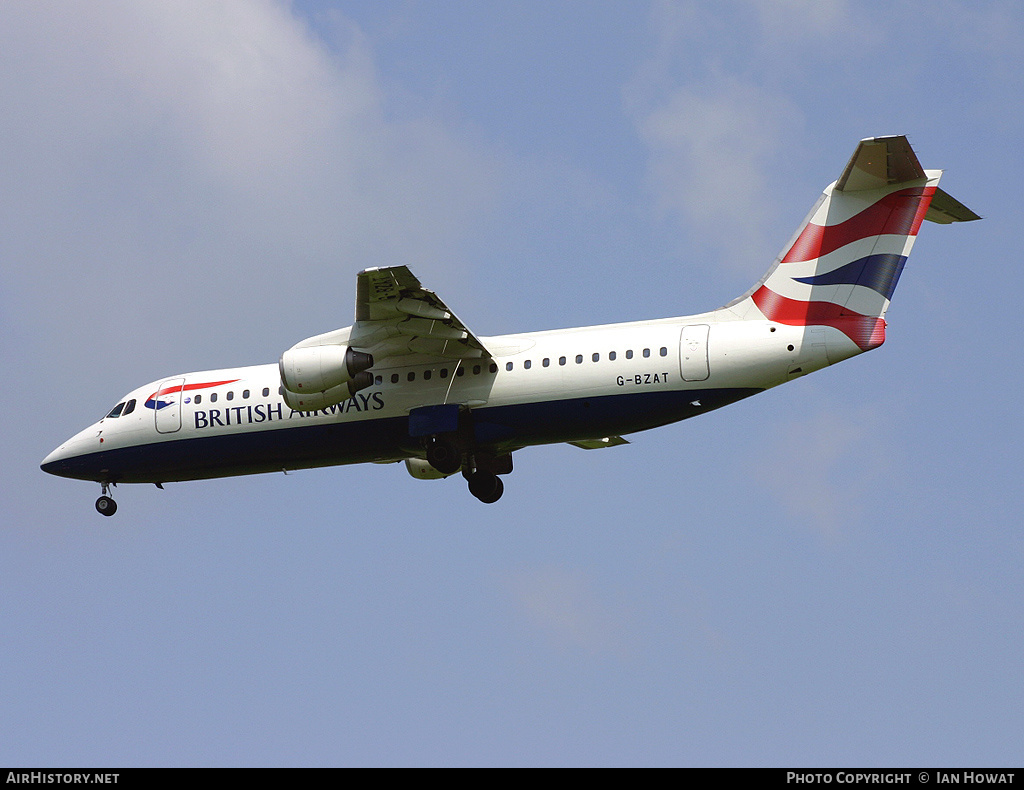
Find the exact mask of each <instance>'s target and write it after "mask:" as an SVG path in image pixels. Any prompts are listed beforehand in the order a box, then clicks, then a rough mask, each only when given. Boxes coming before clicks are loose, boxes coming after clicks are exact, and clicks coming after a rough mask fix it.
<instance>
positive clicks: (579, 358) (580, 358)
mask: <svg viewBox="0 0 1024 790" xmlns="http://www.w3.org/2000/svg"><path fill="white" fill-rule="evenodd" d="M576 364H577V365H582V364H583V355H582V354H577V355H576Z"/></svg>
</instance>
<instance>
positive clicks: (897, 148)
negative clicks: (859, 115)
mask: <svg viewBox="0 0 1024 790" xmlns="http://www.w3.org/2000/svg"><path fill="white" fill-rule="evenodd" d="M925 177H926V176H925V172H924V168H922V167H921V163H920V162H919V161H917V154H915V153H914V149H913V148H911V147H910V143H909V142H908V141H907V138H906V137H905V136H904V135H893V136H890V137H868V138H866V139H864V140H861V141H860V145H858V146H857V150H856V151H854V152H853V156H852V157H851V158H850V161H849V162H848V163H847V165H846V169H845V170H844V171H843V174H842V175H841V176H840V177H839V180H838V181H837V182H836V186H835V189H836V191H837V192H857V191H860V190H862V189H881V188H883V187H887V186H890V185H891V184H900V183H903V182H904V181H917V180H918V179H921V178H925Z"/></svg>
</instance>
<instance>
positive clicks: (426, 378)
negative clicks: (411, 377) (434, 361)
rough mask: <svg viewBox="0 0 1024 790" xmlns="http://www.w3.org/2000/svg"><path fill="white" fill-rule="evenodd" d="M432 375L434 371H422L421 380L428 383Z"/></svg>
mask: <svg viewBox="0 0 1024 790" xmlns="http://www.w3.org/2000/svg"><path fill="white" fill-rule="evenodd" d="M433 373H434V371H432V370H424V371H423V380H424V381H430V377H431V376H432V375H433Z"/></svg>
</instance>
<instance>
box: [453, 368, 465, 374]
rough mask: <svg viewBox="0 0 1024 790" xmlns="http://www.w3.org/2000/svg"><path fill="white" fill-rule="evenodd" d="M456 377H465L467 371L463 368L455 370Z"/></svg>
mask: <svg viewBox="0 0 1024 790" xmlns="http://www.w3.org/2000/svg"><path fill="white" fill-rule="evenodd" d="M455 375H456V376H465V375H466V369H465V368H463V367H458V368H455Z"/></svg>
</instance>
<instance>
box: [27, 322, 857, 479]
mask: <svg viewBox="0 0 1024 790" xmlns="http://www.w3.org/2000/svg"><path fill="white" fill-rule="evenodd" d="M826 335H827V338H828V345H827V346H826ZM484 342H485V344H486V346H487V348H488V350H489V351H490V352H491V353H492V355H493V359H480V360H461V361H455V362H452V363H450V364H443V363H438V362H437V361H436V360H435V361H428V360H424V359H417V358H416V357H415V356H410V357H409V358H408V359H405V360H402V362H404V363H405V364H396V359H394V358H393V359H389V360H387V361H386V362H385V363H384V364H383V365H381V366H378V367H374V368H373V369H372V371H371V372H372V373H373V374H374V381H375V383H374V385H373V386H371V387H368V388H367V389H365V390H362V391H360V392H357V393H355V395H354V396H353V397H352V398H350V399H348V400H345V401H342V402H341V403H338V404H336V405H333V406H331V407H329V408H326V409H323V410H320V411H308V412H306V411H296V410H293V409H291V408H290V407H289V406H288V405H287V404H286V403H285V402H284V399H283V397H282V394H281V390H280V387H281V381H280V375H279V372H278V366H277V365H276V364H268V365H257V366H252V367H243V368H225V369H221V370H207V371H200V372H194V373H184V374H179V375H175V376H169V377H167V378H165V379H161V380H159V381H155V382H151V383H149V384H146V385H145V386H143V387H139V388H138V389H135V390H133V391H132V392H130V393H128V394H127V395H126V396H125V397H124V399H123V401H122V402H124V403H130V402H132V401H134V408H133V409H132V410H131V413H128V414H121V415H120V416H117V417H110V416H108V417H105V418H104V419H102V420H100V421H99V422H97V423H95V424H94V425H92V426H90V427H89V428H87V429H85V430H84V431H81V432H80V433H78V434H77V435H75V436H74V437H72V438H71V439H69V440H68V441H66V442H65V443H64V444H62V445H61V446H60V447H59V448H57V449H56V450H54V452H53V453H51V454H50V455H49V456H48V457H47V458H46V459H44V461H43V467H44V468H45V469H47V471H53V472H54V473H56V474H62V475H64V476H68V477H78V478H82V479H89V480H97V481H100V482H104V483H108V482H154V483H163V482H169V481H173V480H188V479H197V478H208V477H220V476H228V475H237V474H249V473H255V472H266V471H280V470H287V469H297V468H307V467H313V466H325V465H332V464H339V463H356V462H362V461H377V462H388V461H399V460H402V459H406V458H414V457H419V456H421V455H422V448H421V447H420V446H419V444H418V442H416V441H414V440H413V439H412V438H411V437H409V436H408V431H407V430H403V429H404V428H405V427H406V425H407V422H408V415H409V413H410V411H412V410H414V409H416V408H418V407H421V406H430V405H437V404H459V405H460V406H462V407H463V408H466V409H469V410H471V411H472V413H473V415H474V418H475V419H476V421H477V423H479V424H481V425H484V426H488V425H490V426H492V428H493V430H490V431H488V430H483V433H482V437H481V441H482V442H484V443H487V444H488V446H489V447H490V448H491V449H492V450H493V451H495V452H510V451H512V450H515V449H519V448H521V447H524V446H528V445H532V444H546V443H553V442H563V441H582V440H592V439H599V438H602V437H606V436H612V435H620V434H627V433H632V432H635V431H638V430H644V429H646V428H651V427H656V426H657V425H664V424H667V423H669V422H674V421H677V420H682V419H686V418H688V417H691V416H696V415H697V414H700V413H703V412H704V411H708V410H710V409H713V408H717V407H719V406H722V405H726V404H727V403H731V402H734V401H735V400H738V399H740V398H742V397H746V396H748V395H751V394H754V393H756V392H758V391H761V390H765V389H768V388H770V387H774V386H776V385H778V384H781V383H783V382H785V381H787V380H789V379H791V378H794V377H797V376H800V375H803V374H805V373H809V372H811V371H812V370H817V369H818V368H821V367H824V366H825V365H827V364H829V362H830V361H832V362H835V361H838V359H840V358H843V359H845V358H846V357H848V356H851V355H852V354H854V353H857V351H858V350H857V349H856V347H855V346H853V344H852V343H850V342H849V340H848V339H847V338H846V337H845V336H844V335H842V333H840V332H838V331H836V330H833V329H830V328H828V327H793V326H786V325H782V324H776V323H773V322H770V321H749V320H747V321H740V320H735V318H734V317H733V316H731V315H730V314H729V313H728V311H714V312H712V313H705V314H702V315H696V316H689V317H685V318H671V319H662V320H657V321H643V322H634V323H623V324H608V325H601V326H592V327H580V328H574V329H563V330H554V331H544V332H532V333H527V334H517V335H503V336H496V337H490V338H485V339H484ZM830 356H831V360H830V359H829V357H830ZM182 383H183V386H181V387H180V396H179V401H178V402H175V403H167V404H163V403H162V402H161V397H155V398H154V395H155V394H156V393H158V392H159V391H161V390H162V389H166V388H167V387H168V386H175V387H177V386H178V385H180V384H182ZM591 409H592V415H591V414H589V413H588V412H589V411H590V410H591ZM310 429H321V430H310ZM325 445H327V446H325Z"/></svg>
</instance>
